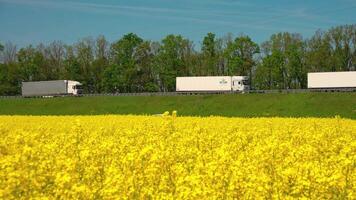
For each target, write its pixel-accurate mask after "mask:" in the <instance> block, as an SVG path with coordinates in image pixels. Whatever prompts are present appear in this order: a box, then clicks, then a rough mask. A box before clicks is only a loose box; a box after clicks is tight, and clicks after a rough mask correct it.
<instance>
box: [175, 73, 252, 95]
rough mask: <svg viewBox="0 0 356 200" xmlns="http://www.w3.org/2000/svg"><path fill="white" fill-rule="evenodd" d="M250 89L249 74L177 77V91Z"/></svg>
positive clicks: (241, 90)
mask: <svg viewBox="0 0 356 200" xmlns="http://www.w3.org/2000/svg"><path fill="white" fill-rule="evenodd" d="M249 89H250V85H249V79H248V77H247V76H192V77H177V78H176V91H177V92H228V91H239V92H243V91H246V90H249Z"/></svg>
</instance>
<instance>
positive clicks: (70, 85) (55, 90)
mask: <svg viewBox="0 0 356 200" xmlns="http://www.w3.org/2000/svg"><path fill="white" fill-rule="evenodd" d="M21 90H22V96H24V97H31V96H62V95H79V94H82V84H81V83H79V82H78V81H71V80H54V81H31V82H22V87H21Z"/></svg>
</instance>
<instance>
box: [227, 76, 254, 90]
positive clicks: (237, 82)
mask: <svg viewBox="0 0 356 200" xmlns="http://www.w3.org/2000/svg"><path fill="white" fill-rule="evenodd" d="M231 84H232V86H231V88H232V91H240V92H243V91H247V90H249V89H250V81H249V78H248V76H233V77H231Z"/></svg>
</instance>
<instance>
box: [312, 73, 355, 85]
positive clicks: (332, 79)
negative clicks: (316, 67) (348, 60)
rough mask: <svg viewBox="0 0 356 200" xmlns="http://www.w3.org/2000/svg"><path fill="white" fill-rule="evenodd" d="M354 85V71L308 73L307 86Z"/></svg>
mask: <svg viewBox="0 0 356 200" xmlns="http://www.w3.org/2000/svg"><path fill="white" fill-rule="evenodd" d="M353 87H356V71H355V72H320V73H308V88H310V89H313V88H314V89H317V88H353Z"/></svg>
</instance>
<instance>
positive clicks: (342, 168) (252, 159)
mask: <svg viewBox="0 0 356 200" xmlns="http://www.w3.org/2000/svg"><path fill="white" fill-rule="evenodd" d="M0 135H1V140H0V199H18V198H20V199H30V198H33V199H38V198H43V199H46V198H49V199H53V198H59V199H100V198H104V199H118V198H119V199H121V198H122V199H146V198H153V199H223V198H226V199H233V198H238V199H265V198H273V199H293V198H298V199H303V198H307V199H355V198H356V193H355V188H356V169H355V162H356V154H355V152H356V142H355V141H356V121H354V120H347V119H342V118H340V117H337V118H332V119H317V118H304V119H293V118H285V119H283V118H254V119H247V118H224V117H206V118H200V117H177V113H176V112H175V111H174V112H173V113H172V115H170V114H169V113H168V112H167V113H165V114H164V115H162V117H157V116H155V117H151V116H113V115H108V116H66V117H64V116H57V117H55V116H53V117H50V116H38V117H36V116H0Z"/></svg>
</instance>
